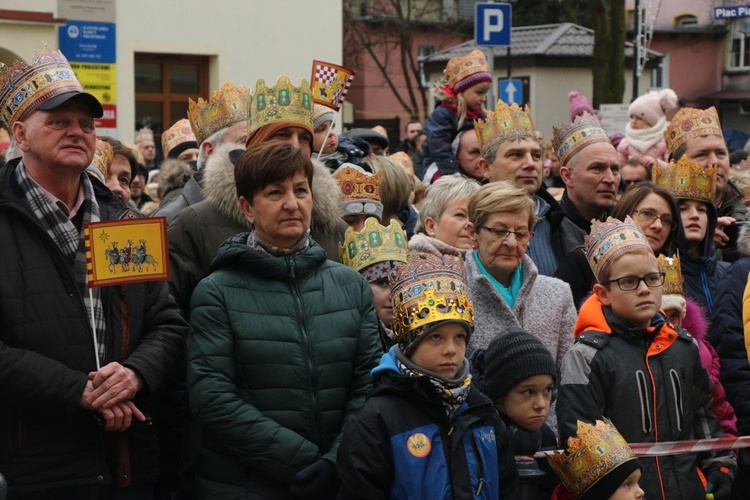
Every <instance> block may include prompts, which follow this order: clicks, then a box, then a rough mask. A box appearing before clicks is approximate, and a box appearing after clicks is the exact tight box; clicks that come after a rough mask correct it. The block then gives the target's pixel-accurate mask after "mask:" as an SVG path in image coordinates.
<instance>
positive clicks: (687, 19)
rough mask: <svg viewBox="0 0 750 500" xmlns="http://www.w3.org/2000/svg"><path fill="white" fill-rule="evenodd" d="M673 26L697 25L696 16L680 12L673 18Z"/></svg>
mask: <svg viewBox="0 0 750 500" xmlns="http://www.w3.org/2000/svg"><path fill="white" fill-rule="evenodd" d="M674 26H675V28H688V27H691V26H698V16H696V15H695V14H680V15H679V16H675V18H674Z"/></svg>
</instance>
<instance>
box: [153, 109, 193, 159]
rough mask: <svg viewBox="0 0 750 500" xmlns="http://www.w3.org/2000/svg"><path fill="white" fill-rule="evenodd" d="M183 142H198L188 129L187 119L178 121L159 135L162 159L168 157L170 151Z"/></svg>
mask: <svg viewBox="0 0 750 500" xmlns="http://www.w3.org/2000/svg"><path fill="white" fill-rule="evenodd" d="M184 142H196V143H197V142H198V141H196V140H195V136H194V135H193V129H192V128H190V121H189V120H188V119H187V118H183V119H182V120H178V121H177V123H175V124H174V125H172V126H171V127H169V129H167V130H166V131H165V132H164V133H163V134H162V135H161V148H162V151H164V157H165V158H166V157H167V156H169V152H170V151H172V150H173V149H174V148H175V147H176V146H179V145H180V144H182V143H184Z"/></svg>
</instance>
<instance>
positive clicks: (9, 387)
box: [0, 49, 750, 500]
mask: <svg viewBox="0 0 750 500" xmlns="http://www.w3.org/2000/svg"><path fill="white" fill-rule="evenodd" d="M444 73H445V78H444V79H443V80H442V81H440V82H437V84H436V88H435V92H434V96H435V98H436V102H435V109H434V111H433V112H432V113H431V114H430V116H429V117H428V118H427V120H426V121H425V123H424V127H423V126H422V123H421V122H419V121H416V120H414V121H410V122H409V123H408V124H407V125H406V127H405V131H404V132H405V137H404V139H403V141H402V142H401V143H400V144H398V145H397V146H396V147H393V151H392V150H391V143H390V142H389V140H388V138H387V134H385V133H384V131H382V130H380V131H379V130H370V129H353V130H348V131H346V132H343V133H342V134H340V135H339V134H337V133H336V132H335V130H332V128H331V124H332V123H333V122H334V121H335V119H336V115H335V112H334V111H333V110H331V109H330V108H327V107H325V106H321V105H318V104H313V101H314V100H313V98H312V91H311V88H310V85H309V83H308V82H307V81H306V80H302V82H300V84H299V85H296V84H295V83H293V82H292V81H291V80H290V79H289V78H288V77H286V76H280V77H278V79H277V80H276V81H275V82H274V84H273V85H272V86H268V85H267V84H266V82H265V81H264V80H259V81H258V82H257V84H256V86H255V88H254V90H252V91H251V90H248V89H247V88H245V87H243V86H238V85H234V84H232V83H230V82H226V83H224V85H223V86H222V87H221V89H220V90H218V91H216V92H214V93H213V94H212V95H211V96H210V98H209V99H207V100H206V99H202V98H201V99H198V101H192V100H190V102H189V106H188V116H187V117H186V118H185V119H182V120H179V121H178V122H177V123H175V124H173V125H172V126H171V127H170V128H169V129H167V130H165V131H164V132H163V133H162V134H161V143H162V148H161V151H162V152H163V156H164V160H163V161H159V160H158V158H157V156H158V155H157V148H156V143H155V142H154V137H155V136H154V133H153V132H152V131H151V130H149V129H148V128H141V129H139V130H138V131H137V132H136V135H135V138H134V142H133V143H129V142H126V141H120V140H117V139H115V138H112V137H104V136H101V137H97V135H96V128H95V123H94V120H95V119H96V118H98V117H101V116H102V113H103V110H102V107H101V104H100V103H99V102H98V101H97V100H96V98H95V97H93V96H92V95H90V94H87V93H86V92H84V90H83V88H82V87H81V85H80V83H79V82H78V81H77V80H76V78H75V76H74V73H73V72H72V70H71V69H70V66H69V64H68V62H67V60H66V59H65V58H64V57H63V55H62V54H61V53H60V52H59V51H54V50H50V49H45V50H43V51H41V52H39V53H37V54H35V56H34V58H33V60H32V62H31V64H28V65H26V64H24V63H18V62H17V63H16V65H14V67H13V68H0V82H1V83H2V86H1V87H0V106H1V109H2V120H3V121H4V123H5V126H6V128H7V130H8V132H9V134H8V139H9V140H7V141H5V142H7V143H8V146H9V147H8V149H7V151H6V152H5V158H4V160H5V161H4V164H3V165H2V166H1V167H0V242H2V246H3V247H2V249H3V256H4V259H3V260H2V263H0V276H2V278H3V279H1V280H0V296H1V297H2V300H0V324H2V328H0V352H1V353H2V355H1V356H0V428H1V429H2V432H3V433H4V435H5V439H3V440H2V441H0V474H1V475H2V476H4V477H5V479H6V480H7V482H8V485H9V491H10V498H11V499H15V498H19V499H26V500H48V499H57V498H66V499H73V500H76V499H86V500H89V499H100V498H101V499H104V498H106V499H109V498H111V499H147V500H148V499H162V498H221V499H229V498H238V499H239V498H243V499H247V498H273V499H284V498H290V499H292V498H324V499H328V498H331V499H332V498H342V499H349V498H372V499H375V498H446V499H448V498H487V499H500V498H502V499H515V498H519V499H549V498H554V499H569V498H576V499H607V498H613V499H639V498H649V499H657V498H661V499H673V498H680V499H696V500H697V499H704V498H709V495H710V496H712V497H713V498H714V499H717V500H727V499H730V498H731V499H740V498H747V497H748V492H750V485H749V484H748V483H750V454H748V453H747V452H746V450H745V449H742V450H739V452H737V453H736V452H734V451H732V450H726V449H717V450H714V451H711V452H703V453H700V454H698V453H681V454H676V455H675V454H670V455H665V456H656V457H653V456H651V457H643V456H641V457H637V456H636V454H635V453H634V452H633V450H632V449H631V448H630V446H629V444H628V443H659V442H665V441H685V440H696V439H708V438H715V437H723V436H740V435H748V434H750V363H749V361H748V359H749V358H748V351H747V348H746V344H745V328H746V326H745V323H746V322H748V321H750V317H744V316H743V312H744V309H746V308H745V307H744V302H745V300H747V299H746V297H748V296H750V289H748V292H747V293H746V287H747V283H748V278H747V276H748V273H749V272H750V230H748V229H747V228H746V227H745V226H744V225H743V223H744V222H745V221H747V220H748V219H750V214H748V210H747V208H746V205H745V201H744V197H745V195H744V192H743V190H742V189H741V187H740V186H745V185H746V184H743V180H742V179H743V176H742V172H743V168H744V165H743V164H741V165H739V167H738V168H735V166H733V165H731V164H730V154H729V151H728V150H727V147H726V144H725V142H724V139H723V136H722V130H721V126H720V121H719V116H718V114H717V112H716V110H715V109H714V108H709V109H696V108H682V109H679V110H678V109H677V107H678V106H677V96H676V95H675V94H674V92H672V91H671V90H669V89H665V90H662V91H660V92H650V93H647V94H645V95H643V96H641V97H639V98H638V99H636V100H635V101H634V102H633V103H632V104H631V106H630V109H629V113H630V122H629V124H628V126H627V128H626V132H625V134H624V135H621V136H620V137H610V136H609V135H608V134H607V132H606V131H605V129H604V128H603V127H602V125H601V124H600V122H599V120H598V119H597V117H596V114H595V112H594V110H593V109H592V108H591V106H590V105H589V103H588V100H587V99H586V98H585V97H584V96H582V95H580V94H578V93H577V92H571V93H570V94H569V96H568V98H569V102H570V121H569V122H567V123H564V124H562V125H560V126H559V127H555V128H554V130H553V136H552V138H551V140H549V141H544V140H543V138H542V134H541V133H540V132H539V131H537V130H536V128H535V126H534V123H533V119H532V113H531V110H530V108H529V106H528V105H527V106H523V107H522V106H518V105H516V104H513V105H508V104H506V103H504V102H502V101H498V102H497V103H493V105H492V106H490V107H489V108H490V109H489V110H487V109H485V104H486V102H485V101H486V95H487V92H488V90H489V89H490V86H491V85H492V81H493V79H492V75H491V73H490V71H489V68H488V66H487V62H486V60H485V58H484V55H483V53H482V52H481V51H478V50H477V51H474V52H471V53H469V54H468V55H466V56H460V57H456V58H453V59H451V61H449V63H448V64H447V66H446V69H445V72H444ZM2 139H3V136H2V135H0V140H2ZM618 141H619V142H618ZM0 144H2V143H0ZM732 179H737V182H735V181H733V180H732ZM144 216H151V217H164V218H165V220H166V222H167V224H168V229H167V238H168V242H169V278H168V280H167V281H143V282H140V281H138V280H134V281H132V282H129V283H128V284H121V285H112V286H101V287H90V286H89V279H90V278H89V274H88V271H87V266H89V265H90V262H89V261H88V260H87V253H86V252H87V248H86V242H85V237H84V233H85V230H86V228H87V224H89V223H93V222H100V221H119V220H129V219H139V218H141V217H144ZM559 450H562V451H559ZM538 452H543V455H545V456H546V459H544V458H540V456H542V455H540V454H539V453H538ZM534 456H536V458H532V457H534Z"/></svg>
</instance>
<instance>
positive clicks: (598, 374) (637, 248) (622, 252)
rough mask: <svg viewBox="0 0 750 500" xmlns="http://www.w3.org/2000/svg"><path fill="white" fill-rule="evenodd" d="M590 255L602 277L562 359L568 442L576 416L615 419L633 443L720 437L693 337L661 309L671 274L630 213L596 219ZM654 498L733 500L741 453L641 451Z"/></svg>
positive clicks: (562, 419) (563, 425) (562, 413)
mask: <svg viewBox="0 0 750 500" xmlns="http://www.w3.org/2000/svg"><path fill="white" fill-rule="evenodd" d="M585 251H586V257H587V259H588V261H589V264H590V265H591V268H592V270H593V271H594V275H595V276H596V279H597V284H596V285H594V294H593V295H592V296H591V297H589V299H588V300H586V302H584V304H583V305H582V307H581V311H580V314H579V316H578V320H577V322H576V326H575V330H574V334H575V336H576V343H575V344H574V346H573V347H572V348H571V349H570V351H568V353H567V354H566V355H565V357H564V358H563V363H562V368H561V376H560V385H559V389H558V391H559V393H558V394H559V399H558V403H557V412H558V425H559V429H560V438H561V442H566V441H567V439H568V438H569V437H570V436H573V435H575V433H576V426H577V421H578V420H582V421H586V422H591V423H593V422H594V421H595V420H601V419H602V418H608V419H610V420H611V421H612V423H613V424H614V425H615V427H617V429H618V430H619V431H620V432H621V434H622V435H623V437H624V438H625V440H626V441H628V442H629V443H638V442H663V441H681V440H689V439H703V438H713V437H721V436H723V435H724V433H723V432H722V430H721V426H720V425H719V422H718V420H717V419H716V417H715V416H714V414H713V413H711V411H710V410H711V405H712V398H711V396H710V394H711V389H712V384H711V382H710V380H709V378H708V375H707V374H706V371H705V370H704V369H703V367H702V365H701V361H700V356H699V353H698V347H697V344H696V342H695V340H694V339H693V337H692V336H691V335H690V334H689V333H687V332H685V331H684V330H680V329H679V328H678V329H675V328H673V327H672V326H670V325H669V323H668V322H667V321H666V318H665V316H664V315H663V314H662V313H661V312H660V311H659V308H660V307H661V300H662V286H663V284H664V273H663V272H661V270H660V268H659V264H658V262H657V260H656V257H655V256H654V253H653V251H652V249H651V247H650V245H649V243H648V240H647V239H646V237H645V236H644V235H643V233H642V232H641V230H640V228H639V227H638V226H637V225H636V224H635V223H634V222H633V220H632V219H630V217H626V219H625V222H621V221H619V220H616V219H612V218H609V219H608V220H607V221H606V222H604V223H595V224H594V225H593V226H592V230H591V235H590V236H589V237H588V238H587V239H586V245H585ZM641 462H642V464H643V478H642V480H641V487H642V488H643V490H644V491H645V492H646V498H649V499H667V498H680V499H696V500H698V499H704V498H706V493H712V494H713V495H714V499H722V498H726V499H728V498H729V495H730V494H731V485H732V479H731V474H733V472H734V470H735V469H736V461H735V459H734V455H733V454H732V453H731V452H729V451H716V452H711V453H707V454H702V455H700V456H699V455H695V454H680V455H670V456H662V457H656V458H645V457H644V458H641Z"/></svg>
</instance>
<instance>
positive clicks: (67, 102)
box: [0, 48, 187, 499]
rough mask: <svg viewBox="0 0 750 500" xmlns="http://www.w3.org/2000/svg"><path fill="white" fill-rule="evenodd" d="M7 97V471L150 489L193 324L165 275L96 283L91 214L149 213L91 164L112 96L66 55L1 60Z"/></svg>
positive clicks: (98, 486) (36, 494) (45, 489)
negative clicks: (156, 426) (86, 82)
mask: <svg viewBox="0 0 750 500" xmlns="http://www.w3.org/2000/svg"><path fill="white" fill-rule="evenodd" d="M18 65H23V64H22V63H19V62H16V65H15V66H14V68H15V67H16V66H18ZM32 84H33V85H34V88H35V92H34V93H31V92H19V91H18V89H25V88H29V87H31V85H32ZM0 106H1V107H2V112H3V119H4V120H5V121H7V122H8V123H9V124H10V126H11V131H12V133H13V136H14V138H15V140H16V142H17V144H18V147H19V148H20V150H21V151H22V156H21V158H18V159H15V160H12V161H11V162H9V163H8V164H7V165H5V166H4V167H3V168H2V169H0V242H2V250H1V251H2V255H3V258H2V259H1V260H0V351H1V352H2V355H1V356H0V432H2V434H3V435H4V436H5V437H6V438H5V439H3V440H0V473H2V474H3V475H4V476H5V477H6V478H7V480H8V483H9V485H10V493H11V495H12V496H13V497H15V496H21V495H23V496H22V498H69V499H79V498H81V499H83V498H86V499H88V498H110V497H111V496H113V495H133V496H134V497H135V496H138V497H139V498H147V497H148V495H150V493H151V485H152V484H153V483H154V482H155V480H156V475H157V467H156V462H157V450H156V436H155V433H154V430H153V427H152V426H150V425H144V424H148V423H149V422H148V413H147V412H150V405H151V403H152V400H153V397H154V395H155V394H156V393H157V391H159V390H160V389H161V388H162V387H164V385H165V384H166V383H168V382H169V380H170V379H172V378H174V377H176V375H177V373H178V372H179V371H180V370H181V369H183V368H182V365H183V363H184V361H183V358H184V343H185V336H186V334H187V325H186V324H185V322H184V320H183V319H182V318H181V317H180V315H179V312H178V310H177V307H176V304H175V302H174V300H173V299H172V298H171V297H170V296H169V293H168V291H167V285H166V283H163V282H151V283H137V284H132V285H127V286H124V285H118V286H104V287H99V288H93V289H89V288H88V277H87V270H86V268H87V264H86V262H87V259H86V252H85V245H84V237H83V234H84V231H83V230H84V226H85V224H86V223H88V222H96V221H98V220H119V219H124V218H135V217H137V216H138V215H137V214H135V213H134V212H132V211H131V210H129V209H128V207H127V206H126V205H125V204H124V203H123V202H122V200H120V198H119V197H118V196H116V195H114V194H113V193H112V192H111V191H109V190H108V189H107V188H106V187H105V186H104V185H103V184H101V183H99V182H98V181H97V180H92V179H91V178H90V177H89V176H88V175H86V173H85V172H84V171H85V170H86V167H88V166H89V165H90V164H91V162H92V159H93V156H94V145H95V142H96V131H95V127H94V118H95V117H101V116H102V107H101V104H100V103H99V102H98V101H97V100H96V98H95V97H93V96H91V95H90V94H86V93H84V92H83V88H82V87H81V85H80V83H79V82H78V81H77V80H76V79H75V75H74V73H73V71H72V70H71V69H70V66H69V64H68V62H67V60H66V59H65V57H64V56H63V55H62V54H61V53H60V52H59V51H52V50H51V49H49V48H45V50H44V51H43V52H41V53H37V54H35V55H34V59H33V62H32V65H31V66H27V67H26V68H25V71H22V72H19V71H8V70H5V68H0ZM99 366H101V368H99Z"/></svg>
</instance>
